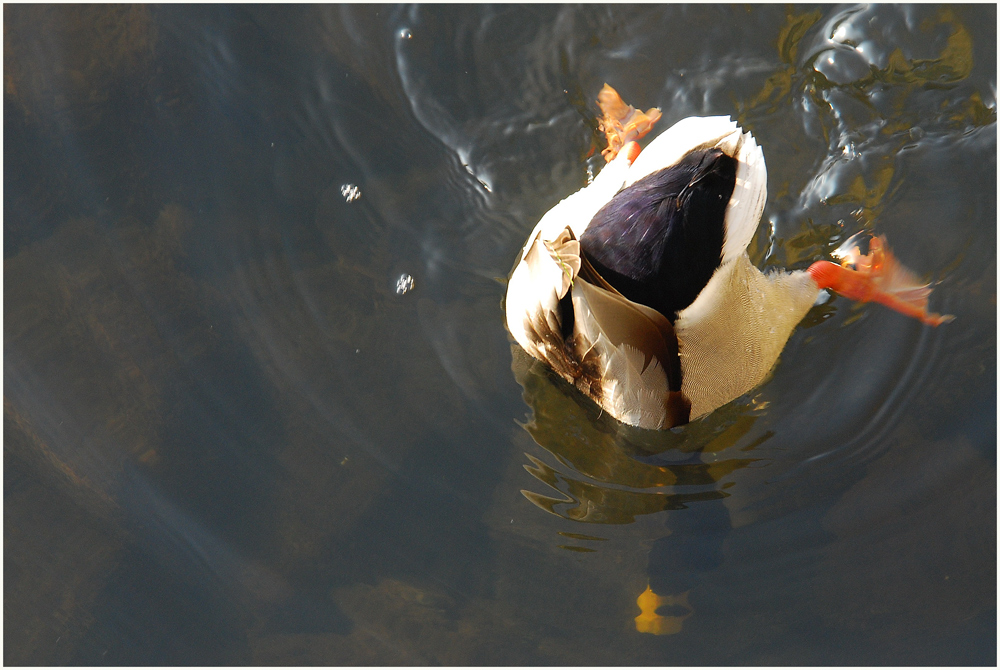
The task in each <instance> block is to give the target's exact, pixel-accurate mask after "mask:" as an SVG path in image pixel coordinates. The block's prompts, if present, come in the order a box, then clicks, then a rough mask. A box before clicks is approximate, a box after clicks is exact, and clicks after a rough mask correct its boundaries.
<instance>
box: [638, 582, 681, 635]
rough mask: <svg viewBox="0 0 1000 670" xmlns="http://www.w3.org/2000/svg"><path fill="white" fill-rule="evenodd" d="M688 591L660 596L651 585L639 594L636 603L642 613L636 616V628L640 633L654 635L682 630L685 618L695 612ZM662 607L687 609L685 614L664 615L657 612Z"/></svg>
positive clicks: (672, 633)
mask: <svg viewBox="0 0 1000 670" xmlns="http://www.w3.org/2000/svg"><path fill="white" fill-rule="evenodd" d="M688 593H690V591H685V592H684V593H681V594H680V595H677V596H658V595H656V594H655V593H653V589H652V588H650V587H649V586H647V587H646V590H645V591H643V592H642V593H641V594H639V597H638V598H637V599H636V601H635V602H636V604H637V605H638V606H639V609H640V610H641V613H640V614H639V616H637V617H636V618H635V629H636V630H637V631H639V632H640V633H651V634H653V635H674V634H676V633H679V632H681V626H682V625H683V624H684V620H685V619H687V618H688V617H689V616H691V615H692V614H694V609H693V608H692V607H691V604H690V603H689V602H688ZM661 607H671V608H673V609H674V610H675V611H677V610H680V611H684V610H686V611H685V613H684V614H683V615H680V616H678V615H677V614H668V615H662V614H657V610H658V609H660V608H661Z"/></svg>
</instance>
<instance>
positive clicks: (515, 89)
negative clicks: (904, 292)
mask: <svg viewBox="0 0 1000 670" xmlns="http://www.w3.org/2000/svg"><path fill="white" fill-rule="evenodd" d="M996 25H997V16H996V7H995V6H993V5H974V6H962V5H947V6H938V5H918V6H912V7H907V6H897V5H874V6H856V7H845V6H837V7H831V6H817V5H809V6H802V7H787V6H783V5H781V6H779V5H766V6H739V7H735V6H733V7H730V6H725V7H721V6H712V5H693V6H685V5H670V6H656V5H639V6H624V5H622V6H619V5H611V6H602V5H586V6H582V7H577V6H568V5H559V6H547V5H532V6H516V5H500V6H495V7H478V6H476V7H473V6H462V5H457V6H441V5H426V6H419V5H418V6H414V7H396V6H389V5H380V6H364V5H351V6H319V5H311V6H293V7H284V6H282V7H272V6H262V5H255V6H246V7H244V6H211V5H208V6H175V5H165V6H158V5H144V6H134V7H133V6H117V5H104V6H85V5H84V6H79V5H60V6H44V5H42V6H29V5H15V6H11V5H5V7H4V72H3V74H4V191H3V193H4V196H3V197H4V201H3V213H4V317H5V319H4V659H3V660H4V663H5V664H15V665H21V664H26V665H60V664H80V665H94V664H96V665H177V664H198V665H216V664H281V665H295V664H313V665H316V664H320V665H366V664H381V665H384V664H388V665H410V664H448V665H479V664H490V665H508V664H516V665H647V664H655V665H691V664H710V665H715V664H723V665H744V664H751V665H756V664H767V665H784V664H834V665H855V664H861V665H868V664H883V665H897V664H904V665H910V664H917V665H924V664H931V665H937V664H963V665H966V664H982V665H995V664H996V630H997V628H996V626H997V619H996V612H997V610H996V592H997V589H996V546H997V545H996V509H997V506H996V482H997V480H996V472H997V470H996V466H997V447H996V436H997V433H996V403H997V396H996V313H997V312H996V310H997V306H996V276H997V266H996V250H997V237H996V232H997V223H996V212H997V207H996V193H997V190H996V184H997V170H996V139H997V124H996V121H997V111H996V110H997V104H996V81H997V80H996V62H997V54H996ZM605 82H607V83H609V84H611V85H612V86H614V87H615V88H617V89H618V91H619V92H620V93H621V94H622V96H623V97H624V98H625V100H626V101H627V102H629V103H631V104H633V105H635V106H636V107H641V108H642V109H648V108H650V107H660V108H661V109H662V112H663V119H662V120H661V121H660V123H659V125H658V126H657V128H656V129H655V130H654V131H653V133H652V135H651V136H650V138H651V137H652V136H655V135H656V134H657V133H658V132H661V131H662V130H664V129H666V128H668V127H669V126H670V125H672V124H673V123H674V122H676V121H678V120H680V119H682V118H684V117H687V116H692V115H731V116H733V118H735V119H737V120H738V121H739V122H740V123H741V124H742V125H743V127H744V128H745V129H747V130H750V131H751V132H752V133H753V134H754V137H755V138H756V140H757V142H758V143H760V145H761V146H762V147H763V150H764V154H765V156H766V159H767V169H768V182H769V183H768V193H769V199H768V203H767V206H766V208H765V210H764V215H763V219H762V222H761V225H760V228H759V229H758V231H757V235H756V237H755V238H754V240H753V241H752V242H751V245H750V249H749V251H750V256H751V259H752V260H753V261H754V262H755V263H756V264H757V265H758V266H759V267H762V268H765V267H767V268H779V267H780V268H794V269H799V268H804V267H806V266H808V265H809V264H810V263H811V262H812V261H814V260H818V259H829V258H830V254H831V252H832V251H834V250H835V249H837V247H838V246H839V245H841V244H842V243H843V242H844V241H845V240H846V239H847V238H848V237H849V236H851V235H853V234H855V233H864V234H869V235H870V234H880V235H885V236H886V237H887V238H888V240H889V241H890V242H891V244H892V246H893V249H894V251H895V252H896V253H897V255H898V256H899V258H900V259H901V260H902V261H903V262H904V263H905V264H907V265H908V266H909V267H911V268H913V269H914V270H916V271H917V272H918V274H920V276H921V277H922V278H923V279H924V280H926V281H929V282H936V287H935V290H934V293H933V295H932V297H931V309H933V310H934V311H937V312H942V313H950V314H954V315H955V316H956V317H957V318H956V320H955V321H954V322H952V323H949V324H946V325H943V326H941V327H939V328H930V327H927V326H924V325H922V324H920V323H919V322H917V321H915V320H913V319H907V318H905V317H903V316H901V315H898V314H896V313H893V312H891V311H889V310H887V309H885V308H883V307H881V306H878V305H871V304H866V305H856V304H852V303H849V302H848V301H847V300H844V299H842V298H839V297H836V296H830V297H828V299H826V300H825V301H824V302H823V303H822V304H819V305H817V306H816V307H814V308H813V310H812V311H811V312H810V313H809V315H808V316H807V317H806V319H805V320H804V321H803V322H802V323H801V324H800V325H799V327H798V329H797V330H796V331H795V333H794V334H793V335H792V338H791V340H790V341H789V343H788V346H787V347H786V349H785V350H784V352H783V354H782V356H781V359H780V360H779V363H778V365H777V367H776V368H775V370H774V372H773V374H772V376H771V377H770V379H769V380H768V381H766V382H765V383H764V384H763V385H762V386H761V387H759V388H757V389H756V390H754V391H753V392H751V393H750V394H748V395H746V396H744V397H742V398H740V399H738V400H736V401H734V402H732V403H730V404H729V405H726V406H725V407H723V408H721V409H719V410H717V411H716V412H714V413H713V414H711V415H709V416H708V417H706V418H705V419H702V420H700V421H696V422H694V423H692V424H689V425H687V426H684V427H682V428H677V429H673V430H670V431H663V432H647V431H641V430H637V429H631V428H626V427H624V426H622V425H620V424H618V423H616V422H615V421H614V420H613V419H610V418H609V417H608V416H606V415H602V414H601V412H600V411H599V409H598V408H597V407H596V406H595V405H593V403H591V402H590V401H588V400H585V399H584V398H582V397H581V396H580V395H579V394H577V393H576V392H575V391H574V390H573V389H572V388H570V387H569V386H568V385H567V384H565V383H563V382H562V381H561V380H559V379H557V378H556V377H555V376H554V375H553V374H552V373H550V372H549V371H547V370H546V369H545V368H544V367H542V366H540V365H539V364H537V363H534V362H533V361H532V360H531V359H529V358H527V356H526V355H524V354H523V352H522V351H521V350H520V349H519V348H518V347H517V346H516V345H514V344H513V342H512V340H511V338H510V337H509V335H508V334H507V331H506V328H505V326H504V321H503V313H502V309H501V303H502V299H503V295H504V291H505V282H506V277H507V275H508V273H509V271H510V270H511V268H512V267H513V264H514V260H515V256H516V254H517V253H518V252H519V251H520V249H521V246H522V244H523V243H524V241H525V238H526V236H527V234H528V232H529V231H530V230H531V229H532V228H533V227H534V225H535V223H536V222H537V221H538V219H539V218H540V217H541V215H542V214H543V213H544V212H545V211H546V210H548V209H549V208H550V207H551V206H553V205H554V204H555V203H556V202H558V201H559V200H560V199H562V198H564V197H565V196H567V195H569V194H571V193H573V192H574V191H576V190H577V189H579V188H581V187H582V186H584V185H586V184H587V182H588V179H589V178H590V177H591V176H592V175H594V174H596V173H598V172H599V170H600V169H601V167H602V166H603V165H604V162H603V159H602V157H601V155H600V153H601V149H602V148H603V144H602V136H601V134H600V133H599V131H598V128H597V119H598V115H599V111H598V109H597V105H596V103H595V102H594V101H595V99H596V96H597V92H598V91H599V90H600V88H601V86H602V85H603V84H604V83H605ZM648 139H649V138H647V140H648ZM647 588H648V589H649V592H650V593H651V594H654V595H655V596H658V597H659V598H660V600H659V601H658V602H659V603H660V607H659V608H658V609H657V608H656V607H655V605H654V606H652V607H649V606H648V603H649V602H650V601H649V600H648V596H647V599H646V600H644V602H645V603H647V608H646V609H647V610H648V611H642V610H641V609H640V606H639V605H638V604H637V599H638V598H639V596H640V594H643V593H644V592H645V591H646V590H647ZM637 617H639V620H637ZM643 627H645V629H646V630H647V631H648V632H640V631H639V630H638V629H639V628H643ZM654 633H659V634H654Z"/></svg>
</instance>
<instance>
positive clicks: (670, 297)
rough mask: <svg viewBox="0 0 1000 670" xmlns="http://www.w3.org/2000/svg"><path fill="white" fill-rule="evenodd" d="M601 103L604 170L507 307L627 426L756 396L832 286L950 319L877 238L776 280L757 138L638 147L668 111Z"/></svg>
mask: <svg viewBox="0 0 1000 670" xmlns="http://www.w3.org/2000/svg"><path fill="white" fill-rule="evenodd" d="M612 94H613V95H612ZM599 102H600V104H601V108H602V110H604V112H605V117H604V119H603V121H602V124H603V127H604V129H605V131H606V132H607V133H608V136H609V138H610V140H609V149H608V150H606V152H605V154H606V156H605V157H606V159H607V160H608V161H609V162H608V164H607V165H606V166H605V167H604V168H603V169H602V170H601V172H600V173H599V174H598V176H597V177H596V178H595V179H594V180H593V182H592V183H591V184H590V185H589V186H587V187H585V188H583V189H581V190H580V191H578V192H577V193H575V194H573V195H571V196H569V197H568V198H566V199H565V200H563V201H562V202H560V203H559V204H557V205H556V206H555V207H553V208H552V209H551V210H549V211H548V212H547V213H546V214H545V215H544V216H543V217H542V219H541V220H540V221H539V222H538V225H536V226H535V229H534V230H533V231H532V232H531V234H530V235H529V236H528V240H527V242H526V243H525V245H524V248H523V250H522V251H521V254H520V260H519V262H518V263H517V265H516V266H515V268H514V271H513V273H512V274H511V277H510V281H509V283H508V287H507V296H506V307H505V308H506V317H507V327H508V329H509V330H510V332H511V334H512V335H513V336H514V339H515V340H516V341H517V342H518V344H520V345H521V347H523V348H524V350H525V351H526V352H528V353H529V354H530V355H531V356H533V357H535V358H537V359H539V360H541V361H543V362H545V363H546V364H548V365H549V366H550V367H551V368H552V369H553V370H554V371H555V372H556V373H558V374H559V375H560V376H561V377H563V378H564V379H566V380H567V381H568V382H570V383H571V384H573V385H574V386H576V388H578V389H579V390H580V391H581V392H583V393H584V394H586V395H587V396H589V397H590V398H591V399H593V400H594V402H596V403H597V404H598V405H599V406H600V407H601V408H603V409H604V410H605V411H606V412H608V413H610V414H611V415H612V416H614V417H615V418H616V419H618V420H619V421H621V422H623V423H626V424H629V425H632V426H638V427H641V428H650V429H663V428H670V427H673V426H677V425H681V424H684V423H687V422H688V421H691V420H694V419H696V418H699V417H701V416H704V415H706V414H708V413H709V412H711V411H713V410H714V409H716V408H718V407H721V406H722V405H724V404H726V403H728V402H730V401H731V400H734V399H735V398H738V397H739V396H741V395H743V394H744V393H746V392H748V391H750V390H751V389H753V388H754V387H755V386H757V385H758V384H759V383H761V381H763V380H764V378H765V377H766V376H767V374H768V372H769V371H770V370H771V368H772V367H773V366H774V364H775V362H776V361H777V359H778V355H779V354H780V353H781V350H782V349H783V348H784V346H785V343H786V342H787V341H788V338H789V337H790V335H791V333H792V330H793V329H794V328H795V326H796V325H797V324H798V323H799V321H800V320H801V319H802V318H803V317H804V316H805V315H806V313H807V312H808V311H809V309H810V308H811V307H812V306H813V305H814V303H815V302H816V300H817V298H818V297H819V293H820V290H821V289H830V290H833V291H836V292H837V293H839V294H841V295H843V296H845V297H847V298H850V299H853V300H857V301H877V302H881V303H883V304H885V305H887V306H889V307H891V308H893V309H895V310H897V311H900V312H902V313H904V314H907V315H909V316H912V317H914V318H918V319H920V320H921V321H923V322H924V323H926V324H929V325H935V326H936V325H939V324H941V323H944V322H946V321H949V320H951V318H952V317H950V316H940V315H938V314H932V313H928V312H927V302H928V300H927V298H928V295H929V293H930V288H928V287H927V286H925V285H920V284H919V282H917V280H916V278H915V277H914V276H913V274H912V273H910V272H909V271H908V270H907V269H906V268H904V267H903V266H902V265H900V264H899V263H898V262H897V261H896V260H895V259H894V257H893V256H892V254H891V253H890V252H889V250H888V248H887V247H886V245H885V244H884V239H880V238H878V237H875V238H872V239H871V240H870V243H869V253H868V254H867V255H864V256H863V255H861V254H860V252H859V251H858V249H857V248H854V249H853V250H852V251H851V252H848V253H847V254H846V257H845V259H844V262H843V264H841V265H838V264H835V263H831V262H829V261H818V262H816V263H814V264H813V265H811V266H810V267H809V268H808V270H800V271H795V272H781V271H777V272H771V273H769V274H766V275H765V274H764V273H762V272H761V271H760V270H758V269H757V268H756V267H754V265H753V264H752V263H751V262H750V258H749V257H748V256H747V252H746V248H747V245H748V244H749V243H750V240H751V239H752V238H753V236H754V233H755V231H756V230H757V224H758V222H759V220H760V216H761V213H762V211H763V209H764V202H765V201H766V199H767V170H766V168H765V165H764V154H763V152H762V151H761V148H760V147H759V146H758V145H757V143H756V142H755V141H754V138H753V136H752V135H751V134H750V133H749V132H744V131H743V130H742V129H741V128H740V127H739V126H738V125H737V124H736V123H735V122H734V121H732V120H731V119H730V118H728V117H724V116H713V117H691V118H686V119H683V120H682V121H679V122H678V123H676V124H675V125H674V126H672V127H671V128H669V129H667V130H666V131H664V132H663V133H661V134H660V135H659V136H657V137H656V138H655V139H654V140H653V141H652V142H651V143H650V144H649V146H647V147H646V148H645V149H643V150H640V149H639V145H638V144H637V143H636V142H635V141H634V139H638V138H639V137H641V135H642V134H643V133H644V132H645V131H648V130H649V128H650V127H651V126H652V124H653V123H655V121H656V119H657V118H659V111H658V110H655V109H654V110H650V111H649V112H646V113H645V114H643V113H642V112H638V111H637V110H634V109H632V108H631V107H628V106H625V105H624V103H622V102H621V99H620V98H619V97H618V96H617V93H615V92H614V89H611V87H609V86H605V89H604V90H602V92H601V98H600V99H599ZM849 264H851V265H854V266H855V269H853V270H852V269H850V268H848V267H847V265H849Z"/></svg>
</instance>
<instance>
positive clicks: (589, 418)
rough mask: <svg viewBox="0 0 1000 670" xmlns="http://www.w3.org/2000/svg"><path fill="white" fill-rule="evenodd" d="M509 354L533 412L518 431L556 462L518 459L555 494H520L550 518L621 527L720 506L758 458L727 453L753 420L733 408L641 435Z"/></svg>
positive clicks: (539, 367)
mask: <svg viewBox="0 0 1000 670" xmlns="http://www.w3.org/2000/svg"><path fill="white" fill-rule="evenodd" d="M512 352H513V364H512V368H513V370H514V375H515V378H516V379H517V381H518V383H519V384H520V385H521V386H522V387H523V389H524V400H525V402H527V403H528V405H529V406H530V407H531V409H532V418H531V420H530V421H529V422H527V423H524V424H522V426H523V427H524V429H525V430H526V431H527V432H528V433H529V434H530V435H531V437H532V438H533V439H534V441H535V442H536V443H537V444H538V445H539V446H541V447H542V448H543V449H545V450H546V451H547V452H548V453H549V454H551V455H552V456H553V457H554V459H555V461H556V465H555V466H553V465H551V464H548V463H546V462H544V461H543V460H542V459H540V458H538V457H536V456H533V455H531V454H525V456H526V457H527V458H528V460H529V461H530V464H526V465H525V466H524V468H525V470H527V471H528V472H529V473H531V475H532V476H534V477H535V478H536V479H538V480H539V481H540V482H543V483H544V484H546V485H548V486H549V487H550V488H551V489H553V490H555V491H557V492H558V493H559V494H560V495H558V496H553V495H551V494H550V495H544V494H540V493H536V492H533V491H522V494H523V495H524V496H525V497H526V498H527V499H528V500H530V501H531V502H532V503H534V504H535V505H537V506H538V507H540V508H541V509H543V510H545V511H547V512H550V513H552V514H555V515H556V516H560V517H562V518H564V519H569V520H572V521H580V522H584V523H597V524H628V523H632V522H633V521H635V518H636V517H637V516H641V515H646V514H652V513H655V512H661V511H664V510H679V509H684V508H686V507H687V505H688V504H690V503H693V502H699V501H709V500H721V499H722V498H725V497H727V495H728V493H727V492H726V491H725V490H723V489H725V488H727V487H728V486H729V485H731V484H732V482H728V483H727V482H725V481H724V480H725V478H726V477H728V476H729V475H730V474H732V473H733V472H734V471H736V470H738V469H740V468H744V467H747V466H748V465H750V464H751V463H753V462H754V461H755V460H757V459H753V458H747V457H745V455H738V456H735V457H734V455H732V454H730V453H729V450H730V449H731V448H732V447H734V446H735V445H736V444H737V443H738V442H739V441H740V439H741V438H742V437H743V436H745V435H746V434H747V432H748V431H749V430H750V429H751V428H752V427H753V425H754V423H755V422H756V420H757V417H756V416H753V415H747V414H745V413H744V414H739V412H740V408H736V409H735V411H733V409H732V408H729V411H726V410H725V409H724V410H722V411H720V412H718V413H717V414H718V416H716V415H713V416H712V417H709V418H707V419H705V420H702V421H698V422H695V423H693V424H689V425H687V426H684V427H683V428H678V429H673V430H670V431H648V430H641V429H637V428H633V427H631V426H625V425H623V424H621V423H619V422H618V421H616V420H615V419H614V418H612V417H610V416H609V415H607V414H604V413H603V412H601V410H600V408H599V407H597V406H596V405H595V404H594V403H592V402H590V401H589V400H588V399H586V398H584V397H583V396H582V395H580V394H579V393H577V392H576V390H575V389H573V388H571V387H570V386H569V385H568V384H565V383H564V382H563V381H562V380H561V379H559V378H557V377H556V376H555V375H554V374H553V373H552V372H551V371H550V370H549V369H548V368H547V367H546V366H545V365H544V364H542V363H540V362H538V361H535V360H534V359H532V358H530V357H529V356H528V355H527V354H525V353H524V352H523V351H522V350H521V349H520V348H518V347H516V346H515V347H512ZM767 437H768V434H765V435H764V436H763V438H762V440H763V439H767ZM758 443H759V441H758ZM752 446H755V445H752ZM744 453H745V452H743V451H741V452H740V454H744ZM559 466H562V467H561V468H559ZM557 468H558V469H557Z"/></svg>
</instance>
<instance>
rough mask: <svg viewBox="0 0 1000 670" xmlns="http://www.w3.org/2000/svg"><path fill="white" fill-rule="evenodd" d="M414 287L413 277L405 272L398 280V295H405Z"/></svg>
mask: <svg viewBox="0 0 1000 670" xmlns="http://www.w3.org/2000/svg"><path fill="white" fill-rule="evenodd" d="M412 289H413V277H411V276H410V275H408V274H406V273H405V272H404V273H403V274H401V275H400V276H399V279H397V280H396V295H403V294H404V293H406V292H408V291H411V290H412Z"/></svg>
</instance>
